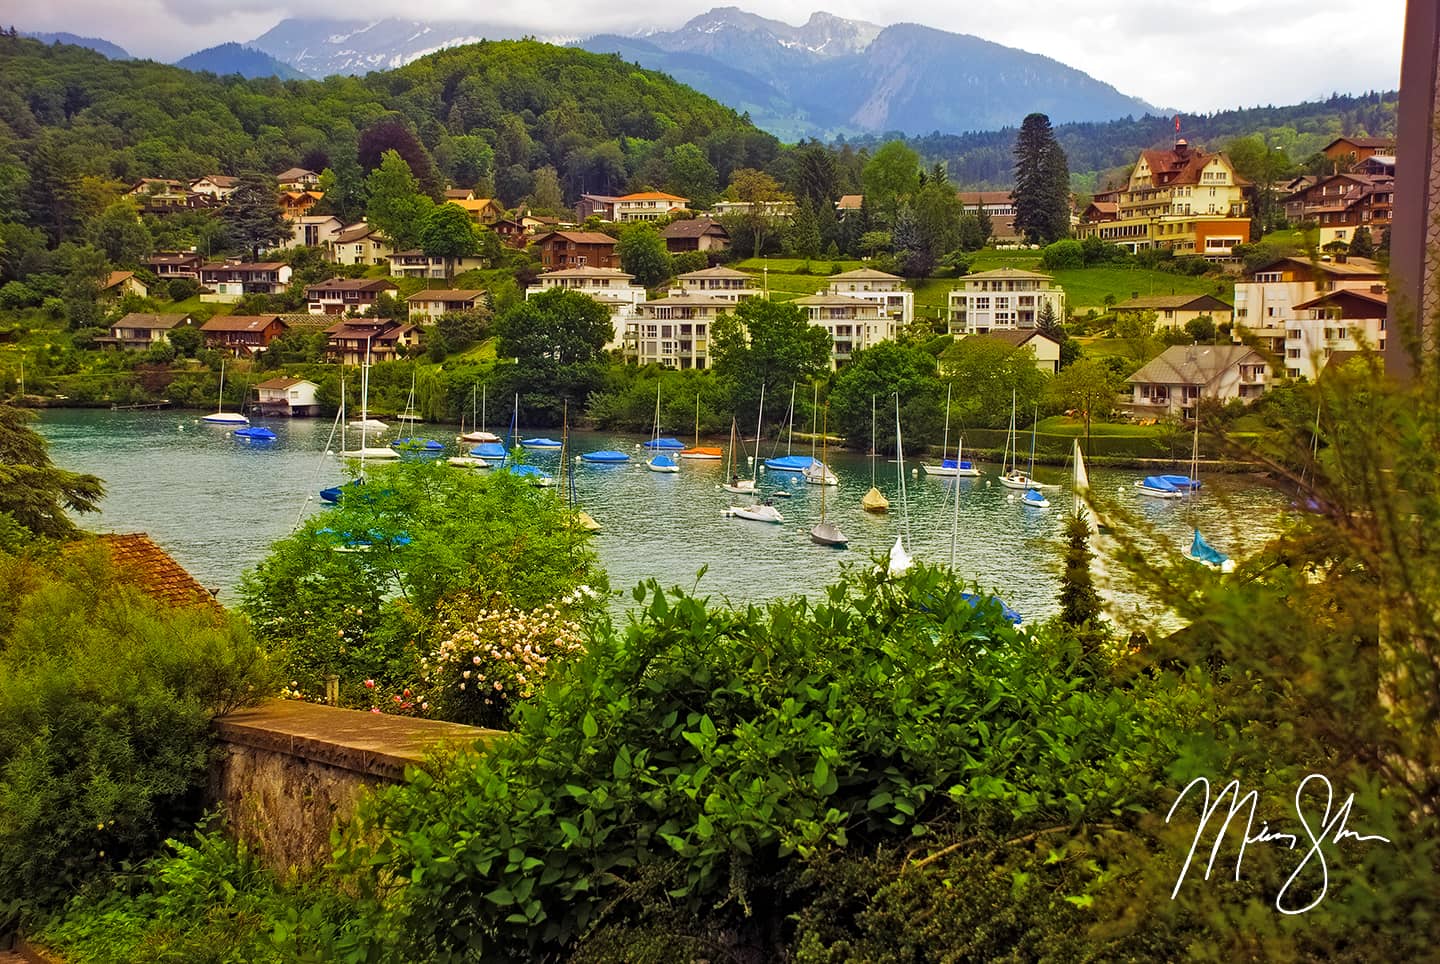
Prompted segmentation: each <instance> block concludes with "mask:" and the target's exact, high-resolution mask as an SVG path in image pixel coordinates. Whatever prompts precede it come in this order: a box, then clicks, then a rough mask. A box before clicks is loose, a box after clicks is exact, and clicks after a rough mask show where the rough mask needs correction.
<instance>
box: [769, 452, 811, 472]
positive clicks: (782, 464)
mask: <svg viewBox="0 0 1440 964" xmlns="http://www.w3.org/2000/svg"><path fill="white" fill-rule="evenodd" d="M814 464H816V463H815V460H814V459H812V458H811V457H810V456H808V455H782V456H780V457H779V458H778V459H766V460H765V467H766V468H767V469H774V470H775V471H777V472H804V471H805V470H806V469H808V468H809V467H810V466H812V465H814Z"/></svg>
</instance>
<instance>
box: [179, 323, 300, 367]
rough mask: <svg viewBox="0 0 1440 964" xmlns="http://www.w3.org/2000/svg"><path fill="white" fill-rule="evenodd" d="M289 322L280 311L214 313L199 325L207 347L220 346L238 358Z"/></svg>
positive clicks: (253, 351) (277, 334)
mask: <svg viewBox="0 0 1440 964" xmlns="http://www.w3.org/2000/svg"><path fill="white" fill-rule="evenodd" d="M288 327H289V326H288V325H286V324H285V321H284V319H282V318H281V317H280V316H279V315H216V316H215V317H214V318H211V319H210V320H209V321H207V322H205V324H203V325H201V326H200V333H201V334H202V335H204V336H205V347H206V348H223V349H225V350H226V351H228V352H230V353H231V354H233V355H234V356H235V357H237V358H241V357H248V356H251V355H255V354H258V353H259V352H262V351H264V350H265V349H266V348H268V347H270V343H271V342H272V341H274V340H275V339H276V338H279V337H280V336H281V335H282V334H284V333H285V330H286V329H287V328H288Z"/></svg>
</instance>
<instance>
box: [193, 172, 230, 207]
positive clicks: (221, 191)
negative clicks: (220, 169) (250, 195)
mask: <svg viewBox="0 0 1440 964" xmlns="http://www.w3.org/2000/svg"><path fill="white" fill-rule="evenodd" d="M239 186H240V179H239V178H238V177H231V176H230V175H228V174H206V175H205V176H204V177H197V178H196V179H195V180H193V181H191V182H190V193H192V194H204V195H206V196H208V197H212V198H214V199H215V200H217V201H226V200H229V198H230V195H232V194H234V193H235V189H236V188H237V187H239Z"/></svg>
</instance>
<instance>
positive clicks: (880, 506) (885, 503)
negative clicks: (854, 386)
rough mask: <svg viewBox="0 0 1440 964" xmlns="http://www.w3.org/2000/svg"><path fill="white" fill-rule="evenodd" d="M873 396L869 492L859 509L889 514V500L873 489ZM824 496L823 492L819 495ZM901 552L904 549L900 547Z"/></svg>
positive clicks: (872, 406)
mask: <svg viewBox="0 0 1440 964" xmlns="http://www.w3.org/2000/svg"><path fill="white" fill-rule="evenodd" d="M875 456H876V452H875V396H874V395H871V396H870V491H869V492H866V493H865V497H864V498H863V499H861V500H860V508H862V509H864V510H865V511H866V512H875V513H880V512H889V511H890V500H889V499H887V498H885V496H884V494H883V493H881V491H880V490H879V489H878V488H876V487H875ZM821 494H822V495H823V494H824V493H823V492H822V493H821ZM901 551H902V552H903V551H904V549H903V547H902V549H901Z"/></svg>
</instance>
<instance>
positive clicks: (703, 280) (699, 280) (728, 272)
mask: <svg viewBox="0 0 1440 964" xmlns="http://www.w3.org/2000/svg"><path fill="white" fill-rule="evenodd" d="M675 280H676V281H677V282H678V284H676V285H675V286H674V287H672V288H671V289H670V295H671V296H672V297H673V296H675V295H687V294H691V295H709V296H710V297H714V298H724V299H726V300H727V301H735V302H738V301H743V300H745V299H746V298H758V297H760V295H761V291H760V289H759V288H757V287H755V276H754V275H752V274H748V273H747V272H744V271H736V270H735V269H734V268H726V267H724V266H723V265H721V266H717V267H714V268H705V269H703V270H701V271H687V272H686V273H685V274H682V275H679V276H677V277H676V278H675Z"/></svg>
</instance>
